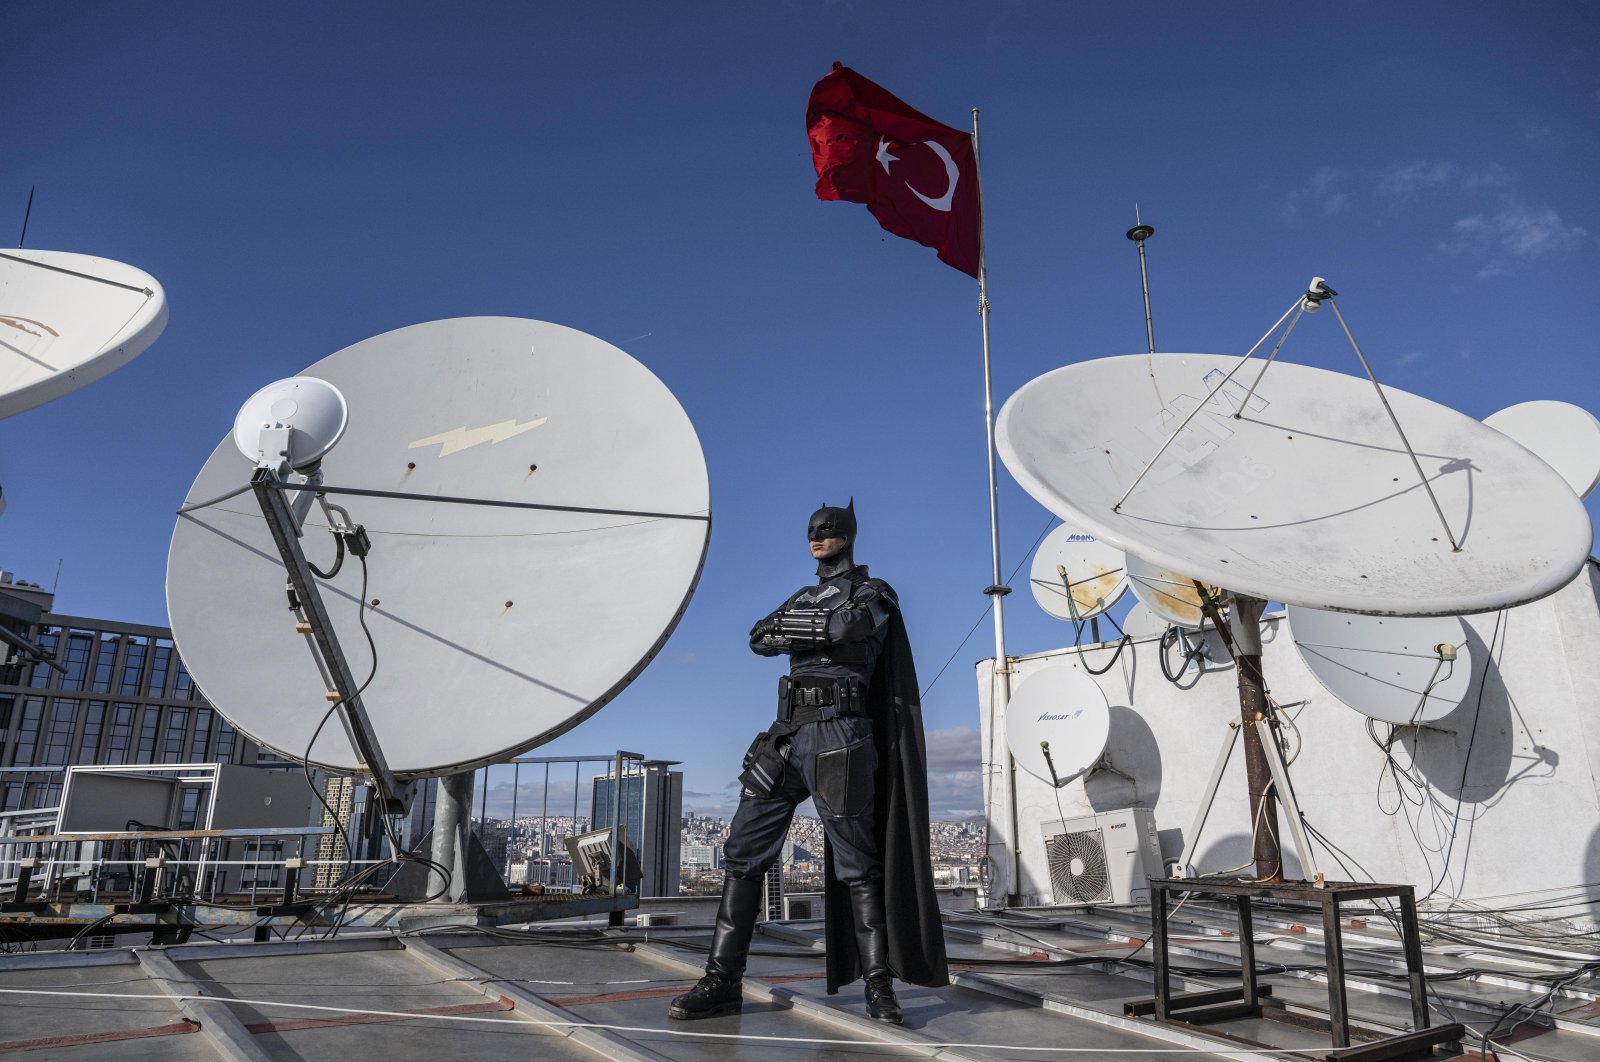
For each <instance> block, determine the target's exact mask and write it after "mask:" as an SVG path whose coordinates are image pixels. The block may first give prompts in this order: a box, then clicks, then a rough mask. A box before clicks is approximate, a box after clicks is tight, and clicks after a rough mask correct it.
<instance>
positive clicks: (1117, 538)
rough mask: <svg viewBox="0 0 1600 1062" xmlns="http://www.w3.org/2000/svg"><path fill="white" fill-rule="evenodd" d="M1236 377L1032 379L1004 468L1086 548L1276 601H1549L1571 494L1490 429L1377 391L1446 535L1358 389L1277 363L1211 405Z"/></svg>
mask: <svg viewBox="0 0 1600 1062" xmlns="http://www.w3.org/2000/svg"><path fill="white" fill-rule="evenodd" d="M1238 363H1239V359H1238V358H1233V357H1224V356H1221V355H1215V354H1156V355H1144V354H1139V355H1131V356H1127V357H1116V358H1104V359H1100V360H1096V361H1088V362H1083V363H1080V364H1076V365H1069V366H1067V367H1065V368H1062V369H1057V370H1055V371H1054V372H1050V373H1046V374H1045V375H1043V376H1040V377H1038V378H1037V379H1034V380H1032V381H1031V382H1029V383H1028V384H1026V385H1024V386H1023V387H1022V388H1021V389H1020V390H1019V391H1017V393H1016V394H1014V395H1012V396H1011V398H1010V400H1009V401H1007V402H1006V404H1005V407H1004V408H1003V409H1001V411H1000V416H999V420H998V423H997V425H996V442H997V445H998V447H999V451H1000V454H1001V456H1002V458H1004V460H1005V463H1006V467H1007V468H1009V469H1010V470H1011V473H1012V475H1014V476H1015V477H1016V478H1017V481H1018V482H1020V483H1021V484H1022V485H1023V487H1024V488H1026V489H1027V490H1028V492H1029V493H1031V494H1032V495H1033V496H1034V497H1035V498H1036V499H1038V500H1039V501H1040V502H1041V503H1042V504H1043V505H1044V506H1045V507H1046V508H1048V509H1050V510H1051V511H1052V512H1054V513H1055V514H1056V515H1057V516H1060V517H1061V518H1062V519H1063V520H1066V521H1067V522H1069V523H1076V524H1078V525H1079V526H1081V527H1083V528H1084V529H1085V530H1087V531H1089V532H1090V533H1092V534H1094V535H1095V536H1096V537H1097V538H1101V539H1104V540H1105V541H1107V542H1110V543H1112V544H1113V545H1116V546H1118V547H1120V548H1122V549H1124V550H1126V551H1128V552H1130V553H1135V554H1137V555H1139V556H1140V557H1143V558H1144V559H1145V560H1147V561H1149V562H1151V563H1152V564H1154V565H1157V566H1159V567H1163V568H1169V569H1171V570H1175V571H1180V572H1183V573H1184V574H1187V575H1192V576H1194V577H1195V578H1197V579H1200V580H1202V581H1203V582H1205V583H1208V584H1211V585H1215V586H1225V587H1227V588H1228V589H1229V590H1231V591H1233V592H1235V593H1238V594H1244V595H1248V596H1250V597H1254V598H1260V599H1264V600H1274V601H1282V602H1284V603H1286V604H1297V605H1306V606H1309V607H1312V608H1324V609H1333V610H1336V611H1341V612H1359V613H1371V614H1395V615H1461V614H1467V613H1473V612H1483V611H1488V610H1492V609H1498V608H1504V607H1507V606H1510V605H1516V604H1520V603H1522V602H1526V601H1532V600H1534V599H1536V598H1539V597H1543V596H1544V595H1546V594H1549V593H1552V592H1553V591H1555V590H1557V589H1559V588H1560V587H1562V586H1564V585H1565V584H1566V583H1567V582H1568V581H1570V580H1571V578H1572V576H1573V575H1574V574H1575V573H1576V572H1577V570H1578V568H1579V566H1580V565H1582V563H1583V560H1584V558H1585V557H1586V556H1587V555H1588V551H1589V544H1590V537H1591V532H1590V526H1589V519H1588V514H1587V513H1586V512H1585V511H1584V509H1583V506H1582V504H1581V503H1580V502H1579V501H1578V499H1577V497H1576V496H1574V495H1573V493H1572V491H1571V490H1570V489H1569V488H1568V487H1567V486H1566V484H1565V483H1564V482H1563V481H1562V480H1561V478H1560V477H1559V476H1558V475H1557V474H1556V473H1555V472H1554V471H1553V470H1551V469H1550V467H1549V466H1548V465H1546V464H1545V463H1544V462H1543V461H1540V460H1538V459H1536V458H1534V457H1533V456H1532V455H1531V454H1529V453H1528V451H1527V450H1525V449H1523V448H1522V447H1521V446H1520V445H1518V444H1516V443H1514V442H1512V441H1511V440H1510V439H1507V438H1506V437H1505V436H1504V435H1501V434H1500V433H1499V432H1497V431H1494V430H1493V429H1490V428H1486V427H1485V426H1484V425H1483V424H1481V423H1479V422H1478V421H1476V420H1473V419H1472V418H1470V417H1467V416H1465V415H1463V414H1461V413H1457V412H1455V411H1454V410H1450V409H1447V408H1446V407H1444V406H1441V405H1438V404H1436V403H1434V402H1430V401H1428V400H1427V399H1424V398H1419V397H1417V396H1415V395H1411V394H1407V393H1405V392H1403V391H1397V390H1395V389H1393V388H1384V394H1385V395H1386V396H1387V399H1388V402H1389V404H1390V405H1391V406H1392V408H1393V411H1394V414H1395V416H1396V418H1397V419H1398V420H1399V422H1400V423H1401V424H1402V425H1403V426H1404V428H1405V432H1406V434H1407V436H1408V437H1409V441H1410V444H1411V449H1413V450H1414V451H1415V452H1416V455H1417V460H1418V462H1420V464H1421V466H1422V470H1423V472H1424V473H1425V474H1426V476H1427V479H1428V483H1429V485H1430V486H1431V488H1432V493H1433V495H1435V496H1436V497H1437V499H1438V503H1439V507H1440V509H1441V510H1442V512H1443V516H1444V518H1445V520H1446V521H1448V525H1449V531H1448V532H1447V530H1446V528H1445V526H1443V525H1442V524H1441V522H1440V520H1439V516H1438V514H1436V512H1435V511H1434V508H1433V504H1432V502H1431V501H1430V500H1429V496H1428V492H1427V491H1426V490H1424V488H1423V486H1422V484H1421V483H1420V482H1419V479H1418V474H1417V468H1416V466H1415V465H1414V464H1413V462H1412V458H1411V455H1410V453H1408V451H1407V448H1406V447H1405V446H1404V445H1403V444H1402V443H1401V441H1400V438H1399V437H1398V435H1397V434H1396V432H1395V430H1394V426H1393V424H1392V423H1391V422H1390V420H1389V419H1388V417H1387V416H1386V414H1385V411H1384V409H1383V407H1382V405H1381V404H1380V403H1379V400H1378V396H1377V395H1376V394H1375V393H1374V391H1373V387H1372V384H1371V383H1370V382H1369V381H1367V380H1364V379H1358V378H1356V377H1352V376H1345V375H1342V374H1339V373H1334V372H1328V371H1326V370H1323V369H1315V368H1310V367H1307V366H1303V365H1295V364H1286V363H1282V362H1279V363H1277V364H1275V365H1273V366H1272V368H1271V370H1270V371H1269V372H1267V373H1266V375H1265V378H1264V379H1262V380H1261V382H1260V383H1259V385H1257V386H1256V387H1255V390H1254V393H1253V396H1251V397H1250V398H1249V400H1248V402H1246V401H1245V398H1246V388H1245V387H1243V386H1235V385H1233V384H1230V385H1228V386H1225V387H1222V388H1220V390H1216V391H1215V393H1213V389H1214V388H1215V387H1216V385H1217V384H1220V383H1221V382H1222V381H1223V379H1224V378H1225V377H1226V375H1227V373H1228V372H1229V371H1230V370H1232V369H1233V368H1234V367H1235V366H1237V365H1238ZM1208 395H1210V396H1211V397H1209V398H1208V397H1207V396H1208ZM1201 403H1203V405H1201ZM1241 403H1244V405H1245V408H1244V409H1243V410H1242V415H1240V416H1237V417H1236V416H1235V412H1236V411H1237V410H1239V407H1240V404H1241ZM1197 406H1200V409H1199V410H1198V412H1197V413H1196V415H1195V416H1193V417H1192V418H1191V419H1189V420H1188V422H1187V424H1184V420H1185V418H1186V417H1188V415H1189V414H1190V413H1191V412H1193V411H1195V410H1196V407H1197ZM1180 424H1182V425H1183V427H1182V430H1181V431H1180V430H1178V429H1179V426H1180ZM1174 432H1176V435H1175V436H1174V434H1173V433H1174ZM1169 438H1170V439H1171V443H1170V445H1167V446H1166V449H1165V452H1164V453H1162V455H1161V456H1160V458H1158V459H1156V460H1154V461H1153V463H1152V458H1154V457H1155V455H1156V454H1157V452H1158V451H1160V450H1161V449H1162V447H1163V445H1164V444H1165V443H1166V442H1167V440H1168V439H1169ZM1147 463H1148V464H1149V465H1150V467H1149V469H1148V471H1144V469H1145V466H1146V464H1147ZM1142 471H1143V475H1142V477H1141V472H1142ZM1136 481H1137V486H1134V487H1133V489H1132V490H1131V492H1130V491H1129V488H1130V486H1133V484H1135V482H1136ZM1125 494H1126V495H1127V497H1126V499H1125V500H1124V497H1123V496H1124V495H1125ZM1119 503H1120V504H1119ZM1451 535H1453V536H1454V537H1455V538H1457V539H1458V540H1459V542H1460V547H1461V548H1460V549H1459V550H1453V549H1452V547H1451V544H1450V541H1449V538H1450V536H1451Z"/></svg>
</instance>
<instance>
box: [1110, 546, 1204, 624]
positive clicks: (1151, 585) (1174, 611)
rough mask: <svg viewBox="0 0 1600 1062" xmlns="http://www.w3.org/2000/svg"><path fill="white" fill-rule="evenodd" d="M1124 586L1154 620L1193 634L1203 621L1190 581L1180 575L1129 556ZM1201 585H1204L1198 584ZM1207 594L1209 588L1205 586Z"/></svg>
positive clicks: (1198, 600)
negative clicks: (1140, 602) (1126, 579)
mask: <svg viewBox="0 0 1600 1062" xmlns="http://www.w3.org/2000/svg"><path fill="white" fill-rule="evenodd" d="M1127 557H1128V585H1129V586H1130V587H1132V588H1133V596H1134V597H1136V598H1138V599H1139V600H1140V601H1142V602H1144V606H1145V608H1147V609H1149V610H1150V612H1151V613H1152V614H1153V615H1154V616H1156V617H1157V618H1158V619H1163V620H1166V621H1167V623H1169V624H1173V623H1175V624H1177V625H1178V626H1180V627H1183V628H1185V629H1187V630H1191V631H1197V630H1199V629H1200V628H1201V626H1202V625H1203V624H1204V621H1205V608H1204V607H1203V603H1202V600H1201V597H1200V591H1199V590H1197V589H1195V585H1194V580H1193V579H1191V578H1189V577H1188V576H1187V575H1184V574H1183V573H1181V572H1175V571H1173V570H1171V569H1170V568H1163V567H1161V566H1160V565H1156V564H1151V563H1150V562H1149V561H1146V560H1141V559H1140V558H1138V557H1135V556H1134V555H1133V554H1131V553H1129V554H1128V555H1127ZM1200 585H1202V586H1205V584H1204V583H1202V584H1200ZM1205 589H1206V592H1207V593H1210V592H1211V591H1212V588H1211V587H1209V586H1206V587H1205Z"/></svg>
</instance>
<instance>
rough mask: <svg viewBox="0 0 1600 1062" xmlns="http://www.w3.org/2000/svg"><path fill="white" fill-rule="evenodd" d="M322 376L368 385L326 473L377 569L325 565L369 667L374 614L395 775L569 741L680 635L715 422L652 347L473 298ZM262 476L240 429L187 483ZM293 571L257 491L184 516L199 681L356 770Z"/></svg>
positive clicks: (313, 527) (371, 344)
mask: <svg viewBox="0 0 1600 1062" xmlns="http://www.w3.org/2000/svg"><path fill="white" fill-rule="evenodd" d="M304 375H305V376H309V377H314V378H316V379H317V380H320V381H325V382H326V383H327V384H329V385H331V386H332V387H333V388H336V389H337V390H338V392H340V393H342V394H343V396H344V397H345V398H346V399H347V400H348V402H349V408H350V417H349V424H348V427H347V428H346V429H345V430H344V433H343V437H342V439H339V440H338V446H337V447H336V448H335V449H333V450H332V451H331V452H329V453H328V454H327V455H326V456H325V457H324V458H323V459H322V462H321V468H320V475H321V476H322V477H323V484H322V486H321V488H320V489H322V490H324V491H326V492H327V499H328V500H329V501H331V502H337V503H338V506H340V507H342V508H341V509H340V515H341V517H342V516H344V515H348V518H349V520H350V521H351V522H353V523H357V524H360V525H361V526H362V527H364V528H365V532H366V534H367V536H368V537H369V538H370V540H371V552H370V556H368V557H367V558H366V561H367V564H366V567H367V569H368V581H367V585H366V586H365V593H363V592H362V591H363V586H362V573H361V570H360V568H359V567H358V566H357V565H356V564H355V563H354V562H348V561H347V562H346V563H345V564H344V566H343V568H342V570H341V571H340V572H339V574H338V575H337V576H335V577H333V578H331V579H329V578H321V577H319V578H318V587H319V590H320V594H321V597H322V598H323V600H324V601H325V603H326V606H327V614H328V618H329V619H330V621H331V622H332V624H333V625H334V626H335V627H336V628H337V634H338V638H339V641H340V643H341V645H342V647H343V650H344V654H345V656H346V657H347V660H348V664H349V669H350V671H351V672H352V673H354V674H355V675H356V676H357V677H358V678H363V679H364V678H365V677H366V675H367V673H368V669H369V668H370V667H371V665H372V659H371V655H370V653H369V651H368V648H367V641H366V638H365V637H364V635H363V633H362V625H361V623H362V620H363V619H364V620H365V623H366V626H367V627H368V628H370V630H371V634H372V641H373V643H374V644H375V645H376V647H377V654H378V657H377V669H376V672H375V673H374V674H373V677H372V681H371V685H370V686H369V687H367V689H366V690H365V691H364V693H363V694H362V698H361V699H362V700H363V702H364V703H365V707H366V713H367V717H368V718H369V719H370V723H371V727H372V729H373V731H374V732H375V734H376V736H377V740H378V742H379V744H381V746H382V750H383V752H384V754H385V756H386V758H387V761H388V766H389V768H390V769H391V770H392V771H393V772H394V773H395V774H396V775H400V776H404V777H412V778H414V777H421V776H430V775H442V774H451V773H455V772H458V771H462V770H465V769H468V768H471V767H476V766H479V765H482V764H485V763H491V762H494V761H497V760H500V759H504V758H506V757H509V756H512V755H514V754H516V753H519V752H522V751H525V750H527V749H529V748H532V747H534V746H536V745H539V744H541V743H542V742H545V741H548V740H549V739H550V738H553V737H555V736H556V735H558V734H560V733H562V732H564V731H566V730H569V729H571V728H572V727H574V726H576V725H577V724H578V723H579V722H581V721H582V720H584V719H585V718H587V717H588V716H590V715H592V714H593V713H594V712H595V711H597V710H598V709H599V708H600V707H601V706H602V705H604V704H606V703H607V702H608V701H609V700H611V699H612V698H613V697H615V696H616V695H617V693H619V692H620V691H621V690H622V689H623V688H624V687H625V686H626V685H627V684H628V683H629V682H630V681H632V680H633V679H634V678H635V677H636V676H637V675H638V674H639V672H640V671H642V670H643V669H644V667H645V665H646V664H648V663H649V662H650V660H651V659H652V658H653V657H654V656H655V654H656V653H657V652H658V651H659V650H660V648H661V646H662V644H663V643H664V642H665V641H666V639H667V636H668V635H669V634H670V633H671V632H672V629H673V628H674V626H676V624H677V622H678V619H679V617H680V616H681V615H682V614H683V610H684V609H685V608H686V607H687V605H688V602H689V597H690V595H691V594H692V593H693V591H694V587H695V584H696V582H697V580H698V579H699V574H700V569H701V564H702V562H703V560H704V557H705V550H706V543H707V540H708V538H709V534H710V513H711V503H710V492H709V486H708V483H707V479H706V467H705V459H704V457H703V455H702V453H701V450H700V443H699V440H698V439H697V438H696V436H695V431H694V427H693V426H692V425H691V424H690V422H689V418H688V417H687V416H686V415H685V413H684V411H683V408H682V407H681V406H680V405H679V404H678V402H677V400H676V399H675V398H674V397H673V396H672V393H671V392H670V391H668V390H667V388H666V387H665V386H664V385H663V384H662V383H661V381H660V380H658V379H657V378H656V377H655V376H654V375H652V374H651V373H650V371H649V370H648V369H646V368H645V367H644V366H643V365H641V364H639V362H637V361H635V360H634V359H633V358H631V357H629V356H628V355H627V354H625V353H623V352H622V351H620V350H618V349H617V348H615V347H613V346H611V345H610V344H608V343H605V342H603V341H601V340H599V339H596V338H595V337H593V336H589V335H585V334H584V333H582V332H578V331H574V330H573V329H570V328H563V327H561V326H560V325H554V324H547V323H544V322H541V321H529V320H522V319H517V318H506V317H474V318H463V319H458V320H449V321H433V322H430V323H427V324H420V325H415V326H412V327H410V328H402V329H400V330H398V331H395V332H389V333H387V334H385V335H380V336H377V337H375V338H372V339H368V340H364V341H363V342H360V343H357V344H355V345H354V346H351V347H347V348H346V349H344V350H341V351H339V352H338V353H336V354H333V355H331V356H329V357H327V358H324V359H323V360H322V361H319V362H317V363H316V364H315V365H312V366H310V367H309V368H308V369H307V370H306V371H305V373H304ZM251 474H252V469H251V462H250V461H248V460H246V459H245V458H243V457H241V456H240V448H239V447H237V446H236V445H235V442H234V440H233V439H232V438H231V437H229V438H225V439H223V440H222V441H221V442H220V443H219V444H218V445H217V447H216V449H215V450H214V451H213V452H212V454H211V457H210V459H209V460H207V462H206V464H205V467H204V468H203V469H201V471H200V475H199V477H198V478H197V479H196V480H195V482H194V485H193V487H191V488H190V491H189V504H190V505H194V504H196V503H201V502H204V501H207V500H210V499H215V498H218V497H219V496H223V495H228V494H230V493H231V492H236V491H238V490H239V489H240V488H241V487H243V486H244V485H246V484H248V483H250V482H251ZM313 489H318V488H313ZM368 491H370V492H376V493H375V494H365V493H363V492H368ZM300 493H302V494H304V493H308V492H306V491H302V492H300ZM391 493H398V494H403V495H408V496H409V497H390V496H384V495H386V494H391ZM419 496H420V497H419ZM529 506H532V507H531V508H530V507H529ZM346 510H347V514H346V512H345V511H346ZM329 524H330V521H329V519H328V514H327V510H324V509H319V508H313V509H312V510H311V512H310V515H309V517H308V518H307V519H306V520H305V523H304V528H303V538H302V539H301V542H302V544H303V549H304V551H305V554H306V557H307V559H308V560H309V561H311V562H312V563H315V564H317V565H319V566H321V567H323V568H327V567H329V566H330V563H331V562H332V560H333V558H334V543H333V542H332V541H331V539H332V537H333V536H331V535H329V534H328V533H327V527H328V526H329ZM284 585H285V566H284V564H283V562H282V560H281V558H280V556H279V553H278V551H277V550H276V549H275V546H274V541H273V539H272V538H271V536H270V535H269V533H268V528H267V523H266V521H264V519H263V512H262V509H261V507H260V506H259V505H258V504H257V503H256V500H255V499H253V498H252V497H251V495H250V494H244V495H242V496H239V497H233V498H229V499H227V500H224V501H220V502H217V503H215V504H211V505H204V506H202V507H199V508H195V509H193V510H192V511H189V512H186V513H184V514H183V515H181V516H180V517H179V518H178V521H177V526H176V528H175V529H174V531H173V535H172V544H171V549H170V553H169V556H168V562H167V605H168V610H169V612H170V614H171V620H172V627H173V633H174V637H175V639H176V640H177V643H178V648H179V651H180V652H181V653H182V655H183V658H184V660H185V662H186V663H187V664H188V665H189V668H190V670H191V671H192V672H193V674H194V678H195V681H196V683H197V684H198V685H199V686H200V688H201V689H202V690H203V691H204V693H205V695H206V697H207V698H208V699H209V700H211V702H212V703H214V704H215V705H216V706H217V707H218V709H219V710H221V711H222V713H223V714H224V715H226V716H227V717H228V719H229V720H230V721H232V722H233V724H234V725H235V726H236V727H238V728H239V729H240V730H241V731H243V732H244V733H246V734H248V735H249V736H250V737H252V738H253V739H255V740H256V741H258V742H260V743H261V744H263V745H266V746H267V747H269V748H272V749H276V750H278V751H280V752H282V753H283V754H284V755H286V756H289V757H292V758H294V759H297V760H309V761H310V762H312V763H315V764H318V765H322V766H326V767H329V768H331V769H334V770H340V771H350V770H353V769H355V768H356V766H357V760H356V758H355V756H354V754H353V753H352V751H351V745H352V740H353V739H351V738H348V737H347V736H346V734H345V733H344V732H342V731H341V729H340V728H339V727H338V726H337V725H329V726H328V727H326V728H324V730H323V732H322V734H321V735H320V737H319V738H318V740H317V742H316V744H315V746H314V747H312V748H311V749H310V753H309V756H308V754H307V746H308V743H309V742H310V740H311V735H312V732H313V730H314V728H315V727H316V725H317V723H318V721H319V720H320V719H321V717H322V716H323V715H324V713H325V712H326V711H327V710H328V709H327V705H328V703H329V701H328V700H327V699H326V693H327V686H326V685H325V683H324V682H323V681H322V679H321V677H320V676H319V675H318V673H317V669H316V668H314V667H313V666H312V661H311V660H309V659H308V658H307V648H306V644H305V642H304V641H303V640H302V637H301V635H300V634H297V633H296V631H295V629H294V624H293V618H292V616H291V615H290V613H289V612H288V610H287V609H286V607H285V603H284V601H285V595H284Z"/></svg>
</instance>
